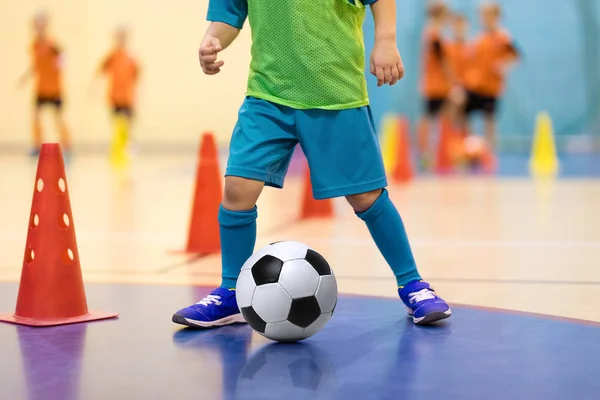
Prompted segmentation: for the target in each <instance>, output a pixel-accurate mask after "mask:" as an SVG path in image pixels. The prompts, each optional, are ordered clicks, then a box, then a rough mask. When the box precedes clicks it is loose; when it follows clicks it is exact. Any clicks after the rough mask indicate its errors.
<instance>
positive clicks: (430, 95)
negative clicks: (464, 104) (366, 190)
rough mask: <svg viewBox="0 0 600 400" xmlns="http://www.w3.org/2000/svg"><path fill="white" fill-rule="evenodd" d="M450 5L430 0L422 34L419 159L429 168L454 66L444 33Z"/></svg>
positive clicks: (423, 165)
mask: <svg viewBox="0 0 600 400" xmlns="http://www.w3.org/2000/svg"><path fill="white" fill-rule="evenodd" d="M447 16H448V9H447V7H446V5H445V4H444V3H443V2H441V1H434V2H431V3H430V4H429V6H428V9H427V17H428V21H427V27H426V28H425V32H424V34H423V52H422V54H423V63H422V68H423V73H422V76H421V93H422V95H423V97H424V100H425V102H424V114H423V117H422V118H421V121H420V123H419V127H418V143H419V161H420V164H421V167H422V168H423V169H429V167H430V166H431V163H432V158H433V157H432V154H431V149H430V144H429V136H430V129H431V125H432V124H434V123H435V122H436V120H437V118H438V117H439V116H440V115H441V114H442V113H443V112H444V111H446V106H447V99H448V95H449V94H450V89H451V85H452V76H451V72H452V71H451V69H450V65H449V59H448V54H447V49H446V40H445V39H444V37H443V29H444V24H445V23H446V20H447Z"/></svg>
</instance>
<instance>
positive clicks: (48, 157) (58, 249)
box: [0, 143, 118, 326]
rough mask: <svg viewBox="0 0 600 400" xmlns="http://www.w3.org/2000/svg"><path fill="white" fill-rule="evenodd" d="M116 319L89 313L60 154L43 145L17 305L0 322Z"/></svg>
mask: <svg viewBox="0 0 600 400" xmlns="http://www.w3.org/2000/svg"><path fill="white" fill-rule="evenodd" d="M117 315H118V313H110V312H90V311H88V308H87V301H86V298H85V289H84V287H83V279H82V277H81V267H80V265H79V253H78V251H77V241H76V240H75V227H74V226H73V216H72V214H71V204H70V201H69V190H68V187H67V178H66V175H65V168H64V162H63V158H62V151H61V149H60V145H59V144H56V143H52V144H43V145H42V149H41V152H40V158H39V161H38V169H37V174H36V178H35V186H34V190H33V202H32V204H31V215H30V218H29V227H28V231H27V242H26V245H25V257H24V261H23V270H22V272H21V284H20V286H19V295H18V298H17V307H16V310H15V312H14V314H5V315H0V321H4V322H11V323H16V324H20V325H29V326H53V325H64V324H73V323H77V322H87V321H94V320H99V319H107V318H113V317H116V316H117Z"/></svg>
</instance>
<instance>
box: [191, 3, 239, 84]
mask: <svg viewBox="0 0 600 400" xmlns="http://www.w3.org/2000/svg"><path fill="white" fill-rule="evenodd" d="M247 16H248V2H247V0H211V1H210V3H209V5H208V17H207V19H208V20H209V21H211V24H210V25H209V27H208V29H207V30H206V34H205V35H204V39H203V40H202V44H201V45H200V51H199V58H200V65H201V66H202V70H203V71H204V73H205V74H207V75H215V74H218V73H219V72H221V67H222V66H223V65H224V64H225V63H224V62H223V61H222V60H221V61H217V54H218V53H219V52H220V51H222V50H224V49H226V48H227V47H229V45H230V44H231V43H233V41H234V40H235V38H237V36H238V34H239V33H240V30H241V29H242V26H243V25H244V21H245V20H246V17H247Z"/></svg>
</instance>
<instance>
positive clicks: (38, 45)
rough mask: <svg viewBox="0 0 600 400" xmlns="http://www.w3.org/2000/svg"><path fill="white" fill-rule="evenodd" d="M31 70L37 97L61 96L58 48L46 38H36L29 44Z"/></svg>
mask: <svg viewBox="0 0 600 400" xmlns="http://www.w3.org/2000/svg"><path fill="white" fill-rule="evenodd" d="M31 56H32V61H33V71H34V73H35V77H36V92H37V95H38V97H46V98H57V97H60V96H61V92H62V91H61V60H60V50H59V49H58V47H57V46H56V45H55V44H54V43H53V42H51V41H50V40H48V39H37V40H35V41H34V42H33V44H32V45H31Z"/></svg>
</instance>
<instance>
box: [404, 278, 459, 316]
mask: <svg viewBox="0 0 600 400" xmlns="http://www.w3.org/2000/svg"><path fill="white" fill-rule="evenodd" d="M398 294H399V295H400V298H401V299H402V301H403V302H404V304H405V305H406V307H407V308H408V314H409V315H411V316H412V317H413V322H414V323H415V324H417V325H427V324H430V323H432V322H435V321H439V320H442V319H445V318H448V317H449V316H450V315H452V310H450V306H449V305H448V303H446V302H445V301H444V300H443V299H442V298H441V297H439V296H438V295H437V294H435V291H434V290H433V288H432V287H431V286H430V285H429V283H427V282H423V281H412V282H410V283H408V284H406V286H404V287H402V288H399V289H398Z"/></svg>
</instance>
